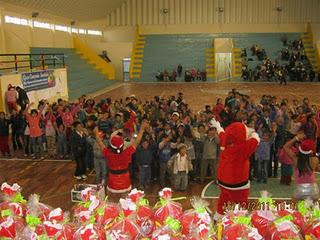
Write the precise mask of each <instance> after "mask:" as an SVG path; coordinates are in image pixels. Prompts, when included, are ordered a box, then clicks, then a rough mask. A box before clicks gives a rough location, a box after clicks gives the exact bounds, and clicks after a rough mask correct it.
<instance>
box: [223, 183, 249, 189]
mask: <svg viewBox="0 0 320 240" xmlns="http://www.w3.org/2000/svg"><path fill="white" fill-rule="evenodd" d="M219 186H220V187H223V188H225V189H228V190H231V191H236V190H244V189H248V188H250V181H248V183H247V184H246V185H244V186H242V187H237V188H230V187H226V186H224V185H222V184H219Z"/></svg>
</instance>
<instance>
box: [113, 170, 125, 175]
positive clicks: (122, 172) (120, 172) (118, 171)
mask: <svg viewBox="0 0 320 240" xmlns="http://www.w3.org/2000/svg"><path fill="white" fill-rule="evenodd" d="M109 172H110V173H111V174H115V175H117V174H125V173H128V172H129V170H128V169H121V170H112V169H109Z"/></svg>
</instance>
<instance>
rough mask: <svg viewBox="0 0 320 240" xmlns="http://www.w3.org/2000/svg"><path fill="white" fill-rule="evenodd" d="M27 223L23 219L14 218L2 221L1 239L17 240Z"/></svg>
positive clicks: (0, 225) (0, 223)
mask: <svg viewBox="0 0 320 240" xmlns="http://www.w3.org/2000/svg"><path fill="white" fill-rule="evenodd" d="M24 227H25V223H24V221H23V220H22V219H14V218H12V217H7V218H4V219H2V220H1V221H0V239H2V238H12V239H13V238H15V237H16V236H17V235H18V233H19V232H21V231H22V230H23V228H24Z"/></svg>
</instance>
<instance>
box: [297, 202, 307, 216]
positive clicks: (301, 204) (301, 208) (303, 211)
mask: <svg viewBox="0 0 320 240" xmlns="http://www.w3.org/2000/svg"><path fill="white" fill-rule="evenodd" d="M297 207H298V211H299V212H300V213H301V214H302V215H306V214H307V213H308V209H307V208H306V204H305V201H300V202H299V203H298V206H297Z"/></svg>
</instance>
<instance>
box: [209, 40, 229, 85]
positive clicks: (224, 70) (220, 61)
mask: <svg viewBox="0 0 320 240" xmlns="http://www.w3.org/2000/svg"><path fill="white" fill-rule="evenodd" d="M214 48H215V63H216V64H215V71H216V72H215V76H216V81H230V79H231V77H232V49H233V41H232V39H231V38H216V39H215V40H214Z"/></svg>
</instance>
